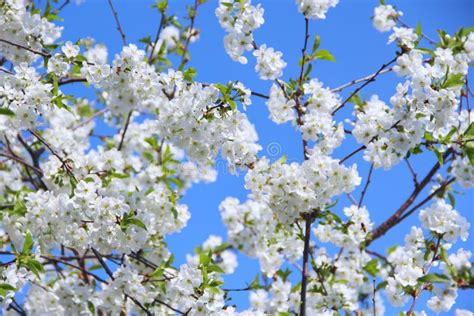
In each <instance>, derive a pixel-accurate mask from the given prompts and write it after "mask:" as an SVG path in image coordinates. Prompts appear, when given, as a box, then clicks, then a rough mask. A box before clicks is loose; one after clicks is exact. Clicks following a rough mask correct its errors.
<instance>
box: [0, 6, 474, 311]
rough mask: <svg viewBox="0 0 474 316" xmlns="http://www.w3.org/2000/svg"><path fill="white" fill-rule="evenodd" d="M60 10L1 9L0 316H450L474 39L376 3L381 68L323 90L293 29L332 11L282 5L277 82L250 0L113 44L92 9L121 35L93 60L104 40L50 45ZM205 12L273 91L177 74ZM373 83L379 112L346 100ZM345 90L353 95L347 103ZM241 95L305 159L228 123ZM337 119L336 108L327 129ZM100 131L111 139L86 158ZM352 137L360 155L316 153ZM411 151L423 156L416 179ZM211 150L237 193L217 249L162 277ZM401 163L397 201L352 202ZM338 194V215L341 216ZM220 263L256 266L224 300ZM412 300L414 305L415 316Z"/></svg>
mask: <svg viewBox="0 0 474 316" xmlns="http://www.w3.org/2000/svg"><path fill="white" fill-rule="evenodd" d="M69 2H70V1H69V0H66V1H64V2H61V1H54V0H53V1H46V3H45V2H44V1H41V2H36V1H27V0H0V56H1V57H0V58H1V60H0V65H1V68H0V214H1V226H2V227H3V230H2V231H1V242H2V250H1V252H0V262H1V264H0V265H1V267H0V276H1V280H0V300H1V303H2V308H3V314H5V315H10V314H20V315H79V314H80V315H119V314H124V315H132V314H133V315H136V314H144V315H174V314H179V315H339V314H344V313H355V314H357V315H382V314H383V313H384V304H391V305H393V306H396V307H398V308H399V309H400V310H401V311H403V313H406V315H415V314H417V315H421V314H425V312H424V311H421V312H416V311H417V310H419V309H426V310H427V311H428V313H433V312H442V311H445V312H447V311H452V310H453V309H452V307H453V305H454V303H455V301H456V297H457V295H458V294H457V293H458V291H469V290H470V289H471V290H472V289H473V288H474V275H473V272H472V267H471V261H470V260H471V252H470V251H468V250H464V249H463V248H459V249H458V250H457V251H452V250H451V248H452V245H453V244H454V243H456V242H458V241H459V239H460V240H462V241H466V240H467V238H468V230H469V226H470V224H469V223H468V222H467V220H466V219H465V217H463V215H462V212H469V211H472V209H471V210H467V209H466V210H456V209H455V198H456V196H455V192H453V189H452V187H453V185H455V184H456V183H457V185H459V186H461V187H462V188H464V189H465V190H466V191H467V190H468V189H469V188H471V187H473V186H474V123H473V121H474V119H473V118H472V117H471V116H472V114H471V108H470V103H469V102H470V98H471V97H472V96H473V91H472V90H471V89H470V86H469V84H468V80H467V74H468V71H469V68H470V65H471V64H470V63H472V61H473V60H474V29H472V28H461V29H459V31H457V32H456V33H454V34H447V33H446V32H444V31H439V39H437V40H433V39H431V38H429V37H427V36H426V35H425V34H424V33H423V32H422V30H421V26H420V25H418V26H417V27H416V28H411V27H410V26H408V25H406V24H405V23H404V22H403V20H401V16H402V12H401V11H398V10H397V9H396V8H395V7H394V6H392V5H390V4H385V3H384V1H381V3H380V4H379V5H378V6H377V7H376V8H375V9H374V16H373V24H374V26H375V28H376V29H377V30H379V31H380V32H390V35H389V37H388V42H389V43H392V42H393V43H395V44H396V49H393V59H392V60H390V61H388V62H387V63H386V64H384V65H382V66H380V68H378V70H377V71H376V72H374V73H373V74H369V75H367V76H364V77H362V78H358V79H355V80H353V81H351V82H349V83H347V84H344V85H342V86H339V87H328V86H326V85H325V84H324V83H322V82H321V81H319V80H318V79H317V78H316V77H315V76H314V75H313V74H312V72H311V71H312V65H313V64H314V63H317V62H319V61H320V60H334V57H333V56H332V55H331V53H330V52H328V51H327V50H324V49H320V47H319V46H320V45H319V44H320V38H319V36H317V35H316V36H314V35H311V34H310V33H309V24H310V23H316V21H317V20H319V19H325V18H326V15H327V14H328V10H330V9H331V8H333V7H336V5H337V4H338V0H296V7H294V9H295V10H298V11H299V12H300V13H301V20H302V23H303V22H304V24H302V25H304V28H303V29H302V30H301V32H302V43H301V44H302V46H301V48H298V49H301V58H300V60H299V66H298V69H296V70H293V71H292V72H291V73H293V74H295V73H296V76H293V77H291V76H290V74H287V75H285V76H284V77H285V78H287V79H285V80H284V79H282V78H283V74H284V70H285V68H286V66H287V64H286V62H285V61H284V58H283V56H282V53H281V52H279V51H277V50H276V49H274V48H272V47H268V46H267V45H266V44H265V43H264V42H257V40H256V39H255V37H254V34H256V33H258V31H257V30H258V28H259V27H260V26H261V25H262V24H263V23H264V17H263V16H264V9H263V7H262V6H261V5H258V4H257V5H256V4H254V3H252V2H251V1H250V0H220V1H219V2H215V3H213V1H209V2H206V1H205V0H194V1H191V5H190V6H189V8H188V17H187V20H186V21H185V23H183V25H182V24H181V23H180V21H178V19H177V18H176V16H175V15H174V14H173V12H170V10H169V8H168V3H167V1H166V0H161V1H158V2H156V4H155V5H154V6H153V9H154V10H157V11H158V12H159V13H160V15H161V23H160V25H159V28H158V30H157V31H155V32H154V34H153V35H152V36H150V37H146V38H144V39H143V40H142V41H141V42H140V43H136V44H131V43H128V42H127V37H126V33H125V32H124V30H123V28H122V25H121V23H120V12H117V10H116V9H115V7H114V4H113V2H112V0H108V5H109V6H110V11H111V14H113V16H114V19H115V22H116V27H117V30H118V34H119V35H120V39H121V40H122V42H123V49H122V50H121V52H120V53H119V54H117V55H115V57H114V58H113V61H112V63H110V64H109V63H108V62H109V60H108V58H107V55H108V54H107V48H106V47H105V46H104V45H101V44H100V43H95V42H94V41H93V40H92V39H80V40H77V41H76V42H72V41H66V42H58V38H59V37H60V35H61V31H62V28H61V27H59V26H57V25H55V20H57V19H58V17H59V16H60V14H61V10H62V9H63V7H65V6H66V5H70V4H69ZM205 2H206V3H205ZM204 5H206V6H213V5H214V6H216V8H215V14H216V17H217V19H218V21H219V23H220V25H221V26H222V28H223V29H224V30H225V31H226V36H225V38H224V47H225V50H226V52H227V53H228V55H229V57H230V58H231V59H232V60H234V61H236V62H239V63H241V64H246V63H247V62H248V58H250V59H252V60H254V61H255V63H256V66H255V70H256V72H257V73H258V76H259V77H260V78H261V79H262V80H269V81H271V82H272V87H271V89H270V91H269V92H268V93H265V92H263V93H262V92H257V91H252V90H251V89H249V88H247V87H246V86H244V84H243V83H241V82H229V83H203V82H197V81H195V80H194V79H193V78H194V77H195V75H196V70H195V69H193V68H192V67H189V66H188V62H189V60H190V57H191V56H190V53H189V49H190V46H191V44H192V43H193V42H194V41H196V40H197V39H198V37H199V30H198V28H197V24H196V23H195V21H196V16H197V15H198V14H199V8H200V7H201V6H204ZM393 47H395V45H394V46H393ZM170 59H173V60H174V61H176V60H177V61H178V62H177V63H176V62H175V63H174V64H173V63H172V62H171V61H170ZM388 72H394V73H395V74H396V75H397V76H398V77H399V79H400V83H399V84H398V85H397V86H396V87H394V94H393V96H392V97H391V98H390V100H389V101H388V102H385V101H383V100H381V99H380V98H379V97H378V96H377V95H373V96H369V97H367V98H363V97H361V92H362V91H363V89H364V88H365V87H366V86H368V85H370V84H371V83H372V82H373V81H375V79H376V78H378V77H379V76H383V75H384V74H386V73H388ZM289 73H290V72H289ZM70 84H84V85H85V86H86V87H88V88H89V89H91V90H94V91H95V92H96V94H97V99H98V101H95V102H94V101H92V100H88V99H85V98H79V97H77V96H74V95H68V94H65V93H64V92H63V91H62V90H61V89H62V88H63V87H64V86H66V85H70ZM343 90H344V92H346V91H350V92H349V93H348V94H347V96H346V97H344V98H342V97H341V96H340V95H339V93H340V92H341V91H343ZM255 99H258V100H259V101H260V102H266V104H267V106H268V109H269V111H270V119H271V120H272V121H274V122H275V123H277V124H283V123H287V122H291V124H292V126H293V127H294V128H295V129H296V130H297V131H298V132H299V133H300V139H301V140H300V141H301V151H302V153H303V154H304V161H302V162H301V163H297V162H293V163H289V162H287V161H286V159H285V157H281V159H279V160H277V161H270V160H269V159H267V158H265V157H264V156H263V155H262V154H260V153H259V151H260V150H261V146H260V145H259V144H258V137H257V133H256V130H255V128H254V126H253V125H252V123H251V122H250V121H249V119H248V117H247V116H246V114H245V107H246V106H248V105H250V104H251V103H252V100H255ZM348 107H350V108H351V109H353V110H352V115H350V116H348V117H346V118H345V119H344V120H342V121H341V120H340V119H336V117H335V115H336V113H338V112H339V111H340V110H341V109H343V108H348ZM98 122H101V123H100V124H106V125H107V126H109V128H110V129H111V130H115V131H116V132H115V134H114V135H110V136H100V137H99V140H98V142H99V145H97V146H92V145H91V141H92V139H94V138H95V137H96V136H97V135H96V134H95V133H94V131H95V129H96V127H97V124H98ZM349 138H352V139H354V140H355V141H357V143H359V144H360V147H358V148H356V149H355V150H354V151H353V152H350V153H349V154H347V155H346V156H344V157H336V156H335V155H333V152H334V150H335V149H336V148H338V147H339V146H341V144H342V143H343V142H344V141H345V139H349ZM94 142H97V139H94ZM354 155H363V159H364V160H365V161H366V163H367V164H369V165H370V170H369V173H368V174H367V175H363V176H361V175H359V173H358V171H357V166H356V164H350V162H349V160H350V159H351V157H353V156H354ZM412 155H425V156H427V157H428V156H433V157H436V158H437V162H436V163H435V164H434V165H433V166H432V167H431V169H429V172H428V173H426V174H419V173H418V172H417V171H416V170H415V169H414V168H413V167H412V166H411V165H410V163H409V161H408V158H409V157H410V156H412ZM218 157H222V158H223V159H225V160H226V162H227V167H228V169H229V170H230V171H231V172H244V173H246V175H245V188H246V189H247V190H249V195H248V199H247V200H246V201H243V202H241V201H239V200H238V199H236V198H233V197H228V198H226V199H225V200H224V201H222V203H221V205H220V207H219V211H220V214H221V217H222V221H223V223H224V224H225V226H226V228H227V231H228V235H227V237H226V239H225V241H224V239H223V238H222V237H217V236H212V235H211V236H210V237H209V239H208V240H207V241H206V242H205V243H204V244H202V245H196V251H195V254H193V255H189V256H188V257H187V262H186V263H185V264H183V265H180V266H178V265H176V264H175V263H174V262H173V253H172V249H168V247H167V244H166V242H165V238H166V236H168V235H170V234H175V233H178V232H179V231H181V230H182V229H183V228H184V227H185V226H186V223H187V221H188V220H189V218H190V216H191V213H192V210H188V207H187V206H186V205H185V204H183V203H182V202H180V200H181V198H182V196H183V195H185V194H186V190H187V189H188V188H189V187H190V186H191V185H193V184H194V183H197V182H211V181H214V180H215V179H216V170H215V162H216V159H217V158H218ZM399 163H407V166H408V167H409V169H410V171H411V173H412V176H413V190H412V193H411V194H410V195H409V196H408V197H407V198H406V200H403V201H400V206H399V208H398V209H397V210H396V211H395V212H394V213H393V214H387V219H386V220H385V221H384V222H381V223H378V224H374V223H373V222H372V221H371V219H370V212H369V210H368V209H367V208H366V206H364V196H365V195H366V192H367V191H368V188H369V185H370V183H371V176H372V173H373V171H374V170H375V169H384V170H388V169H391V168H392V167H393V166H395V165H397V164H399ZM358 186H361V187H362V188H363V189H362V191H361V192H362V193H361V195H360V196H358V197H357V198H356V197H355V196H354V194H352V191H353V190H354V189H355V188H356V187H358ZM341 195H347V196H348V197H349V198H350V199H349V200H350V201H352V203H351V204H348V205H341V204H338V203H337V199H338V197H339V196H341ZM216 211H217V210H216ZM410 216H411V217H416V216H418V218H419V225H417V226H413V227H412V228H411V231H410V232H409V234H408V235H407V236H405V238H404V240H405V243H404V245H402V246H393V244H391V243H390V241H389V240H387V242H386V245H387V249H386V253H378V252H374V251H373V250H371V248H370V245H371V243H372V242H374V241H375V240H377V239H379V238H382V237H384V236H389V235H390V234H393V233H394V227H396V226H397V225H398V224H399V223H401V222H402V221H404V220H405V219H406V218H408V217H410ZM325 244H327V245H329V246H328V247H326V245H325ZM325 247H326V248H325ZM236 252H240V253H242V254H244V255H247V256H249V257H251V258H255V259H257V260H258V262H259V267H260V271H255V274H256V277H255V279H254V280H253V282H248V283H247V284H245V283H244V282H242V283H243V284H242V288H240V289H229V288H227V287H226V284H225V283H224V281H223V275H225V274H230V273H233V272H234V270H235V268H236V265H237V262H236V258H237V257H236ZM288 267H291V268H288ZM290 274H291V275H292V277H290V276H289V275H290ZM295 275H297V276H298V277H295ZM295 280H296V281H295ZM235 290H238V291H248V292H249V300H250V307H249V309H248V310H245V311H244V310H243V309H242V308H239V307H238V306H234V303H233V302H232V300H231V297H232V291H235ZM428 292H431V296H430V298H429V299H428V301H427V306H418V305H417V300H418V299H419V298H420V297H421V296H423V295H426V294H425V293H428ZM456 315H472V313H471V312H469V311H467V310H460V309H457V310H456Z"/></svg>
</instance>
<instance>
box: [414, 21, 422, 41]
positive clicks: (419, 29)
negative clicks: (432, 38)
mask: <svg viewBox="0 0 474 316" xmlns="http://www.w3.org/2000/svg"><path fill="white" fill-rule="evenodd" d="M415 33H416V35H418V38H420V37H421V24H420V22H418V23H417V24H416V30H415Z"/></svg>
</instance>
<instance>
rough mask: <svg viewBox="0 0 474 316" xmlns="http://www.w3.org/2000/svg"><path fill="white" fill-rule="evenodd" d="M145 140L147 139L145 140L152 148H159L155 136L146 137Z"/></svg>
mask: <svg viewBox="0 0 474 316" xmlns="http://www.w3.org/2000/svg"><path fill="white" fill-rule="evenodd" d="M144 140H145V142H147V143H148V144H150V146H151V148H153V149H155V150H156V149H158V148H159V146H158V142H157V141H156V139H154V138H153V137H146V138H145V139H144Z"/></svg>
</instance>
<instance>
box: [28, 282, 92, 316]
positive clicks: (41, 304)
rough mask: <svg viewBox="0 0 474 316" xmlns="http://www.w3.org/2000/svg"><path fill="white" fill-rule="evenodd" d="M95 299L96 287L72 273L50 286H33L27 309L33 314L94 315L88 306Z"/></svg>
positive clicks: (29, 292) (29, 293) (29, 294)
mask: <svg viewBox="0 0 474 316" xmlns="http://www.w3.org/2000/svg"><path fill="white" fill-rule="evenodd" d="M94 299H95V298H94V288H93V287H92V286H91V285H88V284H85V283H84V282H83V281H82V280H80V279H79V277H78V276H77V275H74V274H71V275H68V276H67V278H66V277H65V278H62V279H59V280H57V281H56V282H54V283H53V284H51V286H50V287H48V288H45V287H40V286H38V285H33V286H31V288H30V290H29V291H28V297H27V299H26V302H25V310H26V311H27V312H28V313H30V314H33V315H64V314H69V313H71V314H81V315H94V314H93V312H92V311H91V310H90V309H89V306H88V304H90V303H88V302H90V301H92V300H94Z"/></svg>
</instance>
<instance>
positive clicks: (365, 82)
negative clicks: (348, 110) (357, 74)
mask: <svg viewBox="0 0 474 316" xmlns="http://www.w3.org/2000/svg"><path fill="white" fill-rule="evenodd" d="M397 58H398V56H396V57H395V58H393V59H392V60H391V61H389V62H388V63H386V64H383V65H382V66H381V67H380V68H379V70H377V71H376V72H375V73H374V74H373V75H371V76H369V77H368V78H367V79H365V80H363V81H364V83H363V84H362V85H360V86H359V87H358V88H357V89H355V90H354V91H353V92H352V93H351V94H350V95H349V96H348V97H347V98H346V99H345V100H344V101H342V103H341V104H340V105H339V106H338V107H337V108H336V109H335V110H334V111H333V112H332V115H334V114H336V113H337V112H338V111H339V110H340V109H342V108H343V107H344V105H346V103H347V102H349V100H350V99H351V98H352V97H353V96H355V95H356V94H357V93H359V91H360V90H362V89H364V88H365V87H366V86H367V85H368V84H369V83H371V82H373V81H375V79H376V78H377V76H378V75H380V73H381V72H382V71H383V70H384V69H385V68H387V67H388V66H390V65H391V64H393V63H394V62H395V61H397Z"/></svg>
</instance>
